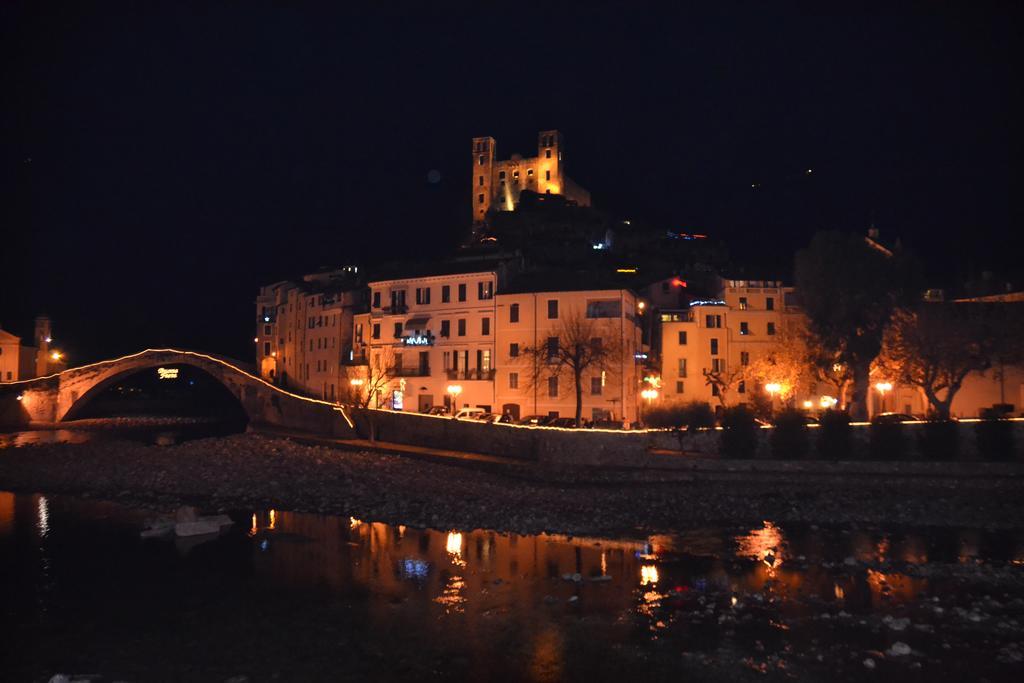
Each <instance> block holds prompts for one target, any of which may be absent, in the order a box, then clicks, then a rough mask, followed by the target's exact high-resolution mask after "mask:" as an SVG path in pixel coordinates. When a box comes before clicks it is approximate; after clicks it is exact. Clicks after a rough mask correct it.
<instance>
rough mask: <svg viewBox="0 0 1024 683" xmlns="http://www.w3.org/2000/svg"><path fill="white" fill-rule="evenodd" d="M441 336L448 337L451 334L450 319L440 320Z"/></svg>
mask: <svg viewBox="0 0 1024 683" xmlns="http://www.w3.org/2000/svg"><path fill="white" fill-rule="evenodd" d="M441 336H442V337H450V336H452V321H451V320H442V321H441Z"/></svg>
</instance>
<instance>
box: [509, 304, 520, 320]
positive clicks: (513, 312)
mask: <svg viewBox="0 0 1024 683" xmlns="http://www.w3.org/2000/svg"><path fill="white" fill-rule="evenodd" d="M508 321H509V322H510V323H517V322H519V304H512V305H511V306H509V307H508Z"/></svg>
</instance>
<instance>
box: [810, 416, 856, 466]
mask: <svg viewBox="0 0 1024 683" xmlns="http://www.w3.org/2000/svg"><path fill="white" fill-rule="evenodd" d="M818 422H819V423H820V424H821V427H820V428H819V429H818V449H817V450H818V457H819V458H821V459H822V460H849V459H850V456H851V448H850V438H851V436H852V432H851V430H850V414H849V413H847V412H846V411H845V410H831V409H830V410H826V411H825V412H823V413H822V414H821V417H820V418H818Z"/></svg>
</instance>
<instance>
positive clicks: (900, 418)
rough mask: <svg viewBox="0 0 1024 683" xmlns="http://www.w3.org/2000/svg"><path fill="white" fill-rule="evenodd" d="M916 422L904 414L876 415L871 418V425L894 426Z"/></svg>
mask: <svg viewBox="0 0 1024 683" xmlns="http://www.w3.org/2000/svg"><path fill="white" fill-rule="evenodd" d="M916 420H917V418H916V417H914V416H913V415H907V414H906V413H878V414H877V415H875V416H874V417H873V418H871V422H872V423H874V424H885V425H891V424H896V423H897V422H914V421H916Z"/></svg>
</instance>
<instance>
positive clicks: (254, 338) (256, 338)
mask: <svg viewBox="0 0 1024 683" xmlns="http://www.w3.org/2000/svg"><path fill="white" fill-rule="evenodd" d="M252 340H253V342H255V343H257V344H258V343H259V342H260V338H259V337H253V338H252Z"/></svg>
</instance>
